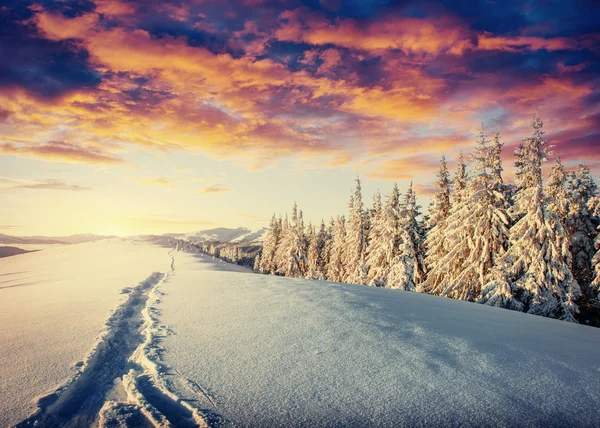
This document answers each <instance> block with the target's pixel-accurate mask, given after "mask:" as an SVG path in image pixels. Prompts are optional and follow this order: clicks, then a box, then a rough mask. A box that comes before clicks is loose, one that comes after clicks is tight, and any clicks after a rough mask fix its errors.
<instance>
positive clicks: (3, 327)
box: [0, 240, 171, 427]
mask: <svg viewBox="0 0 600 428" xmlns="http://www.w3.org/2000/svg"><path fill="white" fill-rule="evenodd" d="M170 263H171V262H170V257H169V256H168V249H167V248H163V247H159V246H155V245H148V244H147V243H142V242H135V241H124V240H107V241H99V242H91V243H85V244H78V245H69V246H58V247H56V248H51V249H46V250H43V251H39V252H35V253H29V254H23V255H19V256H14V257H9V258H6V259H0V426H2V427H5V426H8V425H11V424H14V423H16V422H19V421H20V420H22V419H24V418H26V417H27V416H29V415H30V414H31V413H33V411H35V404H36V398H38V397H41V396H43V395H45V394H48V393H50V392H52V391H53V390H54V389H55V388H57V387H58V386H60V385H63V384H64V383H65V382H67V381H68V380H69V379H71V378H72V377H73V376H75V375H76V374H77V373H78V371H79V369H80V367H79V366H80V365H81V363H82V362H83V361H84V359H85V358H86V356H87V355H88V354H89V352H90V351H91V349H92V348H93V346H94V344H95V343H96V342H97V340H98V336H99V335H100V334H101V333H102V331H103V329H104V325H105V323H106V320H107V318H108V316H109V315H110V314H111V312H112V311H113V310H114V309H115V308H117V306H118V305H119V304H120V303H121V302H123V301H124V300H126V299H127V298H128V296H129V295H128V294H127V293H124V294H122V293H121V291H122V290H123V289H125V288H126V287H132V286H136V285H137V284H138V283H139V282H140V281H142V280H144V279H145V278H147V277H149V276H150V275H151V274H152V273H153V272H155V271H159V272H167V271H168V269H169V266H170Z"/></svg>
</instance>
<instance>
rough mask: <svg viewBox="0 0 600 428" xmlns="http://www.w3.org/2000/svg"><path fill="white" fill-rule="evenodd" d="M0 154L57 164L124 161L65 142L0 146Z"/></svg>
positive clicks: (5, 144)
mask: <svg viewBox="0 0 600 428" xmlns="http://www.w3.org/2000/svg"><path fill="white" fill-rule="evenodd" d="M0 152H2V153H5V154H9V155H19V156H23V155H25V156H33V157H38V158H42V159H47V160H52V161H55V162H80V163H93V164H107V165H119V164H121V163H123V161H122V159H120V158H118V157H116V156H114V155H111V154H108V153H103V152H101V151H99V150H97V149H95V148H91V147H83V146H78V145H75V144H72V143H65V142H63V141H50V142H48V143H45V144H35V145H16V144H11V143H3V144H0Z"/></svg>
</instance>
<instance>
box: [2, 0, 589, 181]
mask: <svg viewBox="0 0 600 428" xmlns="http://www.w3.org/2000/svg"><path fill="white" fill-rule="evenodd" d="M258 5H260V7H259V6H258ZM534 9H535V8H534V5H529V6H527V5H524V4H521V3H519V2H516V3H514V4H513V3H512V2H511V3H510V4H507V5H500V4H495V5H490V4H488V3H485V2H475V3H473V4H470V6H469V7H465V6H464V5H461V4H455V2H445V1H437V2H427V3H426V4H422V3H419V2H406V3H403V4H401V5H388V4H387V2H350V3H347V2H340V1H326V2H325V1H324V2H303V1H300V0H298V1H296V0H294V1H292V2H287V3H280V2H270V1H260V2H257V1H249V0H247V1H233V0H228V1H222V2H217V1H215V0H206V1H201V2H175V1H166V2H155V1H150V2H137V1H126V0H95V1H86V2H58V3H57V2H51V1H49V2H46V1H42V2H39V3H36V4H33V3H27V2H11V3H10V5H9V6H4V7H2V8H0V19H1V22H0V23H1V24H2V25H0V40H2V42H0V61H2V64H3V66H2V67H0V106H1V108H0V152H2V153H4V154H10V155H17V156H32V157H36V158H39V159H44V160H48V161H58V162H78V163H91V164H107V165H119V164H123V163H125V162H126V159H128V156H127V154H128V153H129V152H133V151H140V150H143V151H152V152H157V153H160V152H174V151H185V152H199V153H205V154H208V155H210V156H213V157H218V158H236V160H241V161H242V162H244V163H245V164H246V165H247V166H248V167H250V168H257V167H258V168H260V167H264V166H265V165H268V164H270V163H273V162H276V161H277V160H278V159H280V158H283V157H289V156H299V157H301V158H302V159H303V160H306V159H309V158H310V159H314V162H315V163H319V164H321V165H328V166H338V165H342V164H353V165H355V166H356V167H357V168H362V169H363V170H364V171H365V172H366V173H368V174H370V175H372V176H376V177H380V178H390V179H391V178H394V179H401V178H405V179H408V178H416V177H417V176H419V175H422V174H428V173H429V172H430V171H431V170H432V168H434V167H433V164H434V163H435V162H437V160H438V159H439V157H440V156H441V154H442V153H446V154H447V155H448V156H449V157H452V156H455V155H456V154H457V153H458V151H459V150H461V149H467V150H468V147H469V146H470V145H471V144H472V141H471V139H472V132H473V131H474V130H475V129H476V128H477V127H478V125H479V122H480V121H482V120H483V121H484V122H485V123H486V125H487V126H488V127H489V129H490V130H492V131H496V130H498V131H500V132H501V133H502V134H503V138H504V141H505V142H506V144H507V148H511V147H513V146H514V145H515V144H516V143H517V142H518V141H519V139H520V138H523V137H524V136H525V135H526V134H527V133H528V128H527V123H528V120H529V117H530V116H531V114H532V113H533V112H534V111H535V110H536V109H538V110H539V111H540V113H541V114H542V117H543V118H544V120H545V122H546V124H547V129H548V134H547V135H548V138H549V139H550V140H551V141H552V142H553V143H555V144H556V145H557V147H558V148H559V149H560V151H561V153H562V154H563V157H564V158H565V159H570V160H572V161H575V160H577V159H586V158H587V157H588V156H589V157H590V159H597V157H598V155H597V154H596V151H595V150H594V147H593V141H595V140H594V139H595V136H596V135H597V130H598V127H597V123H596V122H595V121H592V120H588V118H589V117H590V116H591V115H595V114H598V113H600V111H599V110H598V105H600V103H599V102H598V101H599V100H600V84H599V81H598V78H597V77H598V73H599V72H600V68H599V67H598V65H597V64H599V63H600V62H599V61H598V60H599V58H598V56H599V55H600V36H599V35H598V33H597V31H594V23H596V22H597V19H596V18H598V16H597V15H598V12H597V11H595V10H588V9H587V8H584V7H575V6H574V7H570V8H568V11H567V12H568V16H569V19H568V20H567V19H561V16H562V15H565V14H566V13H567V12H566V11H565V10H564V9H565V7H563V6H561V5H552V6H548V7H547V8H544V10H543V11H542V10H541V9H540V10H537V11H536V10H534ZM15 46H18V47H19V48H18V49H16V50H15V49H14V47H15ZM419 168H421V169H419ZM160 180H161V179H155V181H154V182H152V183H151V184H162V185H172V184H174V183H173V182H172V181H169V180H166V179H164V180H163V181H160ZM207 189H208V190H207ZM211 189H212V191H213V193H214V192H218V191H225V190H226V189H222V188H214V189H213V188H212V187H206V188H205V193H210V192H211Z"/></svg>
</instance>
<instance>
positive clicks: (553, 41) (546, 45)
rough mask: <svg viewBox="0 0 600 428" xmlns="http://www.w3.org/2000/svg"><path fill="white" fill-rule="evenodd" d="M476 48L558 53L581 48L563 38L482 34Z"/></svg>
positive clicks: (575, 41)
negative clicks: (541, 50) (542, 50)
mask: <svg viewBox="0 0 600 428" xmlns="http://www.w3.org/2000/svg"><path fill="white" fill-rule="evenodd" d="M477 48H478V49H481V50H501V51H508V52H515V51H518V50H525V49H526V50H540V49H545V50H548V51H558V50H576V49H580V48H582V45H581V43H579V42H578V41H577V40H574V39H567V38H564V37H553V38H548V39H545V38H543V37H530V36H524V37H503V36H494V35H492V34H489V33H484V34H481V35H480V36H479V37H478V42H477Z"/></svg>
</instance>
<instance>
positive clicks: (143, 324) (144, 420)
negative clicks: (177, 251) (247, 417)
mask: <svg viewBox="0 0 600 428" xmlns="http://www.w3.org/2000/svg"><path fill="white" fill-rule="evenodd" d="M169 255H170V256H171V260H172V261H171V271H172V270H173V269H174V258H173V256H172V252H170V253H169ZM168 275H169V273H160V272H155V273H153V274H152V275H150V276H149V277H148V278H146V279H145V280H144V281H142V282H140V283H139V284H138V285H137V286H136V287H133V288H126V289H124V290H123V293H127V294H129V296H128V298H127V299H126V300H125V301H124V302H123V303H122V304H121V305H119V306H118V307H117V308H116V309H115V310H114V311H113V313H112V314H111V315H110V317H109V318H108V320H107V322H106V329H105V331H104V332H103V334H102V335H101V336H100V338H99V340H98V342H97V343H96V345H95V346H94V347H93V349H92V351H91V352H90V353H89V354H88V356H87V357H86V359H85V361H84V362H83V363H81V366H80V369H79V371H78V373H77V374H76V375H75V376H74V377H73V378H72V379H71V380H69V381H68V382H66V383H65V384H64V385H62V386H60V387H59V388H57V389H56V390H55V391H54V392H52V393H50V394H48V395H46V396H44V397H42V398H40V399H39V400H38V403H37V407H38V410H37V411H36V412H35V413H34V414H33V415H31V416H30V417H28V418H27V419H25V420H24V421H22V422H20V423H18V424H17V425H16V427H18V428H21V427H30V426H91V425H100V426H130V425H131V424H133V425H134V426H155V427H167V426H171V425H175V426H186V427H188V426H189V427H206V426H208V425H207V423H206V422H205V420H204V418H203V417H202V416H201V415H200V414H199V413H198V412H197V411H196V410H194V409H192V408H191V406H189V405H188V404H187V403H182V402H181V400H180V399H179V398H178V397H177V396H176V395H174V394H172V393H171V392H170V391H169V390H168V389H167V387H166V383H165V382H164V380H163V378H162V377H161V375H160V367H159V364H158V362H157V361H158V360H159V356H158V354H157V346H156V343H155V342H156V340H157V338H158V337H160V336H159V334H160V333H163V334H168V332H169V331H168V329H167V328H166V327H164V326H158V325H157V324H156V321H155V318H154V317H153V316H152V313H153V312H154V311H156V309H155V307H154V306H153V305H155V304H156V303H158V302H159V301H160V292H159V291H158V290H157V288H158V287H159V286H160V285H161V284H163V283H164V282H165V280H166V279H167V278H168Z"/></svg>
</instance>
